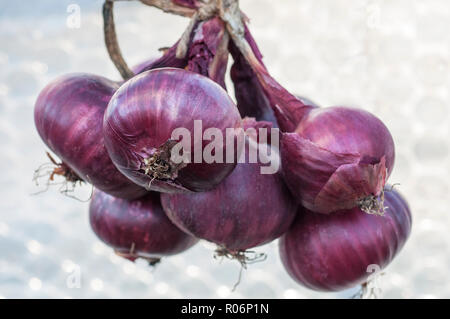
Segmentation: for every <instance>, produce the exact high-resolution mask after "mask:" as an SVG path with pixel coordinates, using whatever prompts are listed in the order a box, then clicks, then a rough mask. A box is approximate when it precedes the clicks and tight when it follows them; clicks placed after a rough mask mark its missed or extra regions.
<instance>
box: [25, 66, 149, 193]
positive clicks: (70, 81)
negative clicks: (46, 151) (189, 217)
mask: <svg viewBox="0 0 450 319" xmlns="http://www.w3.org/2000/svg"><path fill="white" fill-rule="evenodd" d="M117 88H118V84H117V83H115V82H113V81H110V80H108V79H105V78H103V77H100V76H95V75H90V74H82V73H79V74H70V75H66V76H62V77H60V78H58V79H56V80H55V81H53V82H51V83H50V84H48V85H47V86H46V87H45V88H44V89H43V90H42V92H41V93H40V95H39V97H38V99H37V101H36V105H35V109H34V119H35V124H36V128H37V130H38V132H39V135H40V136H41V138H42V140H43V141H44V142H45V144H47V146H48V147H49V148H50V149H51V150H52V151H53V152H54V153H55V154H56V155H57V156H58V157H59V158H61V160H62V161H63V163H62V164H61V165H60V167H59V168H57V169H56V170H55V171H54V173H57V174H58V173H59V174H61V175H64V176H66V177H67V178H68V180H69V181H76V180H77V179H82V180H84V181H86V182H89V183H91V184H92V185H94V186H95V187H97V188H98V189H100V190H102V191H104V192H106V193H108V194H111V195H114V196H117V197H123V198H137V197H139V196H142V195H144V194H145V193H146V191H145V189H143V188H141V187H139V186H137V185H135V184H134V183H132V182H131V181H130V180H128V179H127V178H126V177H125V176H123V175H122V174H121V173H120V172H119V171H118V170H117V169H116V168H115V166H114V165H113V163H112V162H111V160H110V158H109V156H108V153H107V151H106V148H105V146H104V144H103V133H102V122H103V113H104V111H105V109H106V106H107V105H108V101H109V99H110V98H111V96H112V95H113V93H114V92H115V90H117Z"/></svg>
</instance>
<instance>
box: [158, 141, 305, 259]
mask: <svg viewBox="0 0 450 319" xmlns="http://www.w3.org/2000/svg"><path fill="white" fill-rule="evenodd" d="M247 147H248V148H250V147H251V148H254V147H257V145H256V142H255V141H254V140H253V139H250V138H247ZM246 153H247V152H246ZM260 168H261V164H260V163H249V161H248V160H246V161H245V163H238V164H237V166H236V168H235V169H234V171H233V172H232V173H231V175H230V176H228V177H227V178H226V179H225V180H224V181H223V182H222V183H221V184H219V186H217V187H216V188H215V189H213V190H211V191H209V192H203V193H196V194H162V195H161V201H162V205H163V208H164V210H165V211H166V214H167V216H168V217H169V218H170V220H172V222H173V223H174V224H175V225H177V226H178V227H179V228H181V229H182V230H184V231H186V232H187V233H189V234H191V235H193V236H195V237H197V238H202V239H206V240H208V241H211V242H214V243H216V244H218V245H219V246H221V247H222V248H224V249H225V250H227V251H229V252H239V251H245V250H246V249H248V248H251V247H255V246H259V245H262V244H264V243H268V242H270V241H272V240H274V239H275V238H277V237H279V236H280V235H281V234H283V233H284V232H285V231H287V229H288V227H289V226H290V225H291V223H292V221H293V218H294V216H295V211H296V204H295V202H294V200H293V199H292V197H291V195H290V194H289V191H288V190H287V188H286V186H285V185H284V183H283V181H282V179H281V176H279V174H261V172H260Z"/></svg>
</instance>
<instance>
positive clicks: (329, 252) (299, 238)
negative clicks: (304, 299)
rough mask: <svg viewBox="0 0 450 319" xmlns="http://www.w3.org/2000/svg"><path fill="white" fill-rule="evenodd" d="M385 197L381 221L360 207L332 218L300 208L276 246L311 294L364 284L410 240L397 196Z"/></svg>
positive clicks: (403, 206) (408, 220)
mask: <svg viewBox="0 0 450 319" xmlns="http://www.w3.org/2000/svg"><path fill="white" fill-rule="evenodd" d="M385 197H386V198H385V204H386V206H387V209H386V211H385V214H384V215H383V216H376V215H369V214H363V213H362V212H361V211H360V210H359V209H358V208H353V209H351V210H347V211H340V212H336V213H334V214H332V215H321V214H314V213H312V212H311V211H308V210H307V209H304V208H301V209H300V211H299V213H298V215H297V218H296V220H295V222H294V224H293V226H292V227H291V229H290V230H289V231H288V232H287V233H286V234H285V235H283V236H282V237H281V239H280V242H279V248H280V256H281V260H282V262H283V265H284V267H285V268H286V270H287V271H288V273H289V274H290V276H291V277H292V278H293V279H294V280H295V281H297V282H298V283H299V284H301V285H303V286H305V287H307V288H310V289H314V290H320V291H338V290H343V289H347V288H350V287H353V286H356V285H358V284H364V283H365V281H366V280H367V279H368V277H369V275H371V272H370V271H373V270H381V269H383V268H384V267H386V266H387V265H388V264H389V263H390V262H391V261H392V259H393V258H394V257H395V256H396V255H397V254H398V253H399V251H400V250H401V248H402V247H403V245H404V244H405V242H406V240H407V239H408V236H409V234H410V232H411V221H412V219H411V213H410V210H409V207H408V204H407V202H406V201H405V199H403V197H401V196H400V195H399V194H398V193H397V192H396V191H394V190H391V191H386V192H385ZM371 265H373V270H371V269H372V268H371ZM377 268H379V269H377Z"/></svg>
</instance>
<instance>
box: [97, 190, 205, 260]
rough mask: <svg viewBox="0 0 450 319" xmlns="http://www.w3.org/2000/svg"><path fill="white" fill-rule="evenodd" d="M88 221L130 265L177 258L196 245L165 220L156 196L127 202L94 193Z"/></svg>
mask: <svg viewBox="0 0 450 319" xmlns="http://www.w3.org/2000/svg"><path fill="white" fill-rule="evenodd" d="M89 221H90V224H91V228H92V230H93V231H94V233H95V234H96V235H97V236H98V237H99V238H100V239H101V240H102V241H103V242H104V243H105V244H106V245H108V246H110V247H112V248H114V250H115V251H116V252H117V253H118V254H120V255H121V256H123V257H125V258H127V259H130V260H132V261H134V259H136V258H139V257H142V258H161V257H164V256H169V255H174V254H178V253H181V252H183V251H185V250H186V249H188V248H190V247H192V246H193V245H195V244H196V243H197V242H198V239H196V238H194V237H192V236H189V235H187V234H186V233H184V232H182V231H181V230H180V229H178V228H177V227H176V226H175V225H174V224H173V223H172V222H171V221H170V220H169V219H168V218H167V216H166V215H165V213H164V211H163V209H162V207H161V201H160V195H159V194H158V193H155V192H149V193H148V194H147V195H146V196H144V197H141V198H139V199H136V200H132V201H129V200H125V199H120V198H115V197H113V196H110V195H108V194H105V193H103V192H100V191H97V190H96V191H95V192H94V194H93V196H92V200H91V203H90V206H89Z"/></svg>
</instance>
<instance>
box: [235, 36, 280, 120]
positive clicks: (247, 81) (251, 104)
mask: <svg viewBox="0 0 450 319" xmlns="http://www.w3.org/2000/svg"><path fill="white" fill-rule="evenodd" d="M246 32H248V29H246ZM255 49H256V50H257V53H258V57H259V58H260V62H261V63H262V56H261V54H260V52H259V50H258V48H257V47H255ZM229 50H230V53H231V55H232V56H233V60H234V63H233V65H232V67H231V70H230V76H231V80H232V81H233V84H234V94H235V96H236V101H237V106H238V109H239V112H240V114H241V116H242V117H246V116H248V117H254V118H255V119H256V120H257V121H268V122H271V123H273V125H274V127H278V124H277V121H276V119H275V115H274V113H273V111H272V107H271V106H270V102H269V100H268V99H267V97H266V95H265V93H264V90H263V88H262V87H261V85H260V84H259V82H258V78H257V77H256V74H255V72H254V71H253V70H252V68H251V67H250V65H249V64H248V62H247V60H246V59H245V57H244V56H243V55H242V53H241V52H240V51H239V49H238V48H237V47H236V45H235V44H234V43H233V42H230V44H229Z"/></svg>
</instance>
